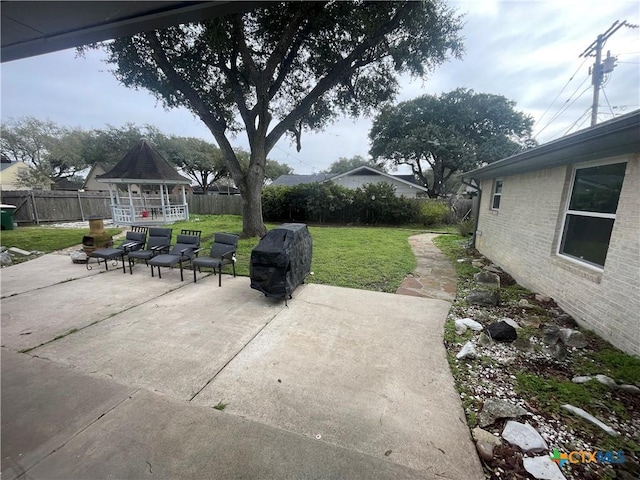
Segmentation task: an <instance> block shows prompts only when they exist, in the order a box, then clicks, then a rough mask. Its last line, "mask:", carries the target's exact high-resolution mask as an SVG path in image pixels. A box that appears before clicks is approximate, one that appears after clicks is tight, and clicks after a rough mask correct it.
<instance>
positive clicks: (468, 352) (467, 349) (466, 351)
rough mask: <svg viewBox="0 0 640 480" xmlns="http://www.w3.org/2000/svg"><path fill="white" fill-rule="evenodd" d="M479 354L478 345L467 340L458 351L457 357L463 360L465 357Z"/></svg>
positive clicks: (473, 356)
mask: <svg viewBox="0 0 640 480" xmlns="http://www.w3.org/2000/svg"><path fill="white" fill-rule="evenodd" d="M477 356H478V352H477V351H476V347H475V346H474V345H473V342H467V343H465V344H464V346H463V347H462V349H461V350H460V351H459V352H458V354H457V355H456V358H457V359H458V360H461V359H463V358H476V357H477Z"/></svg>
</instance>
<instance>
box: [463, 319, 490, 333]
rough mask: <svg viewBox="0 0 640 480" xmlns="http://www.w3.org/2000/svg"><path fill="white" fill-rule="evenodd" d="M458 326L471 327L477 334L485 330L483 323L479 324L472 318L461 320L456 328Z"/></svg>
mask: <svg viewBox="0 0 640 480" xmlns="http://www.w3.org/2000/svg"><path fill="white" fill-rule="evenodd" d="M458 325H464V326H465V327H469V328H470V329H471V330H474V331H476V332H479V331H481V330H482V329H483V328H484V327H483V326H482V324H481V323H478V322H476V321H475V320H473V319H471V318H461V319H459V320H456V328H457V326H458Z"/></svg>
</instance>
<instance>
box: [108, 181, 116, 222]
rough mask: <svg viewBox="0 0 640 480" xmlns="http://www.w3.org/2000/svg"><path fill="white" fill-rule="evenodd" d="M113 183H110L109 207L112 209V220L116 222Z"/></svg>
mask: <svg viewBox="0 0 640 480" xmlns="http://www.w3.org/2000/svg"><path fill="white" fill-rule="evenodd" d="M112 187H113V185H112V184H111V183H110V184H109V209H110V210H111V221H112V222H114V223H115V222H116V211H115V206H116V205H115V202H116V201H115V198H113V188H112Z"/></svg>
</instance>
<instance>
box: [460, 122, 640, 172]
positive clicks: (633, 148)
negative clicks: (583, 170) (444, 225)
mask: <svg viewBox="0 0 640 480" xmlns="http://www.w3.org/2000/svg"><path fill="white" fill-rule="evenodd" d="M639 152H640V110H636V111H634V112H631V113H629V114H627V115H624V116H620V117H617V118H614V119H612V120H609V121H607V122H603V123H600V124H598V125H595V126H593V127H590V128H587V129H584V130H581V131H579V132H576V133H573V134H571V135H567V136H566V137H562V138H559V139H557V140H554V141H552V142H549V143H545V144H544V145H540V146H539V147H536V148H533V149H531V150H527V151H526V152H523V153H520V154H518V155H514V156H512V157H508V158H505V159H503V160H499V161H497V162H494V163H490V164H489V165H486V166H484V167H481V168H477V169H475V170H471V171H469V172H465V173H463V174H462V177H463V178H465V179H473V180H483V179H487V178H497V177H507V176H511V175H518V174H521V173H527V172H531V171H535V170H543V169H546V168H553V167H558V166H562V165H570V164H574V163H581V162H587V161H590V160H598V159H602V158H607V157H615V156H618V155H626V154H630V153H639Z"/></svg>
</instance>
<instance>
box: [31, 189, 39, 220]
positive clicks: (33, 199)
mask: <svg viewBox="0 0 640 480" xmlns="http://www.w3.org/2000/svg"><path fill="white" fill-rule="evenodd" d="M31 207H32V208H33V215H34V216H35V217H36V225H40V219H39V218H38V207H37V206H36V197H35V195H34V194H33V190H31Z"/></svg>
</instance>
